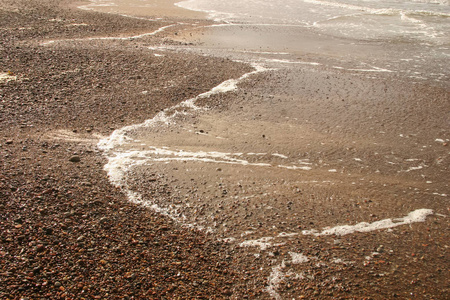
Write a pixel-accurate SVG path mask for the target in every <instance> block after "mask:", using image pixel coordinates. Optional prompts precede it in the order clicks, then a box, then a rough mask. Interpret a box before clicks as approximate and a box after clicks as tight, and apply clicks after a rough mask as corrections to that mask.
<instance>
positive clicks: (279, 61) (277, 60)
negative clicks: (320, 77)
mask: <svg viewBox="0 0 450 300" xmlns="http://www.w3.org/2000/svg"><path fill="white" fill-rule="evenodd" d="M264 61H266V62H274V63H281V64H299V65H311V66H320V65H321V64H320V63H317V62H309V61H292V60H287V59H275V58H274V59H264Z"/></svg>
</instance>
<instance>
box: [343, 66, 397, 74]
mask: <svg viewBox="0 0 450 300" xmlns="http://www.w3.org/2000/svg"><path fill="white" fill-rule="evenodd" d="M347 70H348V71H357V72H384V73H394V71H392V70H388V69H382V68H377V67H373V69H347Z"/></svg>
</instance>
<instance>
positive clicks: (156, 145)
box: [0, 0, 450, 299]
mask: <svg viewBox="0 0 450 300" xmlns="http://www.w3.org/2000/svg"><path fill="white" fill-rule="evenodd" d="M101 2H102V1H98V2H93V3H78V2H74V1H62V0H45V1H34V0H33V1H8V0H0V14H1V18H0V29H1V30H0V39H1V41H2V42H1V45H0V51H1V52H2V55H1V60H0V96H1V98H0V101H1V112H0V119H1V122H0V130H1V140H0V153H1V164H0V168H1V175H0V176H1V177H0V198H1V202H0V211H1V219H0V227H1V244H0V259H1V262H2V263H1V267H0V268H1V271H0V272H1V274H0V297H1V298H4V299H21V298H23V299H25V298H29V299H34V298H39V299H40V298H45V299H57V298H58V299H59V298H67V299H82V298H84V299H197V298H200V299H348V298H351V299H387V298H394V297H396V298H399V299H446V296H445V295H446V294H448V292H449V281H448V278H449V275H450V274H449V268H448V260H449V255H448V241H449V232H448V228H449V227H448V225H449V224H448V223H449V221H448V220H449V219H448V213H449V202H448V199H449V195H450V188H449V182H448V178H449V176H450V174H449V173H450V172H449V165H450V163H449V146H448V143H449V139H450V135H449V131H448V130H449V126H450V123H449V114H448V112H449V111H450V109H449V108H450V106H449V105H450V101H449V86H448V84H446V83H445V82H436V81H432V80H422V81H413V80H410V79H406V78H405V77H402V76H398V75H397V74H391V73H389V72H383V71H382V70H381V71H380V70H376V69H373V68H372V69H371V70H369V72H368V71H367V70H360V69H355V68H353V67H352V66H351V64H352V62H349V63H348V65H345V67H346V68H332V67H330V66H335V61H336V57H334V56H335V55H337V54H336V53H335V52H333V53H332V54H330V55H328V56H326V55H323V54H324V53H323V52H321V53H316V52H314V51H312V50H310V49H313V48H315V47H316V46H317V45H322V46H326V47H329V46H330V45H331V44H330V41H326V44H324V43H325V42H324V41H323V40H321V38H316V37H314V36H308V34H305V39H306V40H308V41H310V43H309V44H308V45H309V46H305V47H304V48H303V50H302V51H300V52H295V53H290V54H285V53H282V52H280V51H283V49H278V48H277V46H276V45H275V46H274V47H273V48H271V49H263V50H264V51H262V50H261V51H259V52H261V53H258V55H259V56H258V59H255V56H254V54H255V52H257V49H258V48H259V47H260V44H259V43H260V42H261V41H260V40H258V41H254V42H253V41H251V40H249V39H248V38H247V37H246V34H247V33H246V34H244V35H240V34H239V29H238V30H237V31H236V29H234V28H231V29H224V28H222V27H217V28H220V29H219V31H225V32H226V35H223V34H222V35H221V34H219V33H218V32H216V31H215V30H217V28H216V27H211V25H212V24H214V22H213V21H211V20H207V19H206V15H205V14H204V13H201V12H193V11H189V10H185V9H182V8H179V7H176V6H174V5H173V4H174V2H173V1H158V0H155V1H147V2H145V5H144V6H142V3H141V2H142V1H134V0H126V1H116V2H115V3H116V4H117V5H114V6H111V5H110V6H108V5H101V4H102V3H101ZM224 36H225V37H224ZM266 37H267V36H266ZM242 38H244V39H245V40H246V48H245V49H244V48H240V47H239V45H241V44H240V42H239V41H240V40H241V39H242ZM224 40H225V41H226V42H227V43H228V42H229V45H232V46H230V47H231V48H233V51H232V52H230V51H229V49H224V46H223V43H224V42H223V41H224ZM264 43H265V44H270V41H269V42H268V41H264ZM249 45H250V46H249ZM339 45H340V46H339V47H340V48H339V51H338V52H342V53H345V51H346V49H348V48H346V47H347V46H348V45H346V44H342V43H340V44H339ZM308 47H309V48H308ZM326 47H325V48H326ZM375 48H376V47H375ZM266 51H268V52H267V53H266ZM330 53H331V52H330ZM260 54H262V56H260ZM319 54H320V55H319ZM355 55H363V54H362V52H361V53H359V54H355ZM294 57H295V58H294ZM340 66H344V65H340ZM374 71H375V72H374Z"/></svg>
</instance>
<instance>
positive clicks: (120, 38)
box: [41, 24, 176, 46]
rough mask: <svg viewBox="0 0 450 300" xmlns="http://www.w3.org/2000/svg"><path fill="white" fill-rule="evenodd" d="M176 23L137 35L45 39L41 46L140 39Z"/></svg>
mask: <svg viewBox="0 0 450 300" xmlns="http://www.w3.org/2000/svg"><path fill="white" fill-rule="evenodd" d="M175 25H176V24H171V25H167V26H163V27H160V28H158V29H157V30H155V31H152V32H148V33H143V34H139V35H133V36H128V37H115V36H107V37H88V38H78V39H62V40H52V41H47V42H44V43H41V46H46V45H50V44H53V43H59V42H78V41H83V42H84V41H95V40H119V41H127V40H135V39H140V38H143V37H146V36H152V35H156V34H158V33H160V32H162V31H164V30H165V29H167V28H169V27H172V26H175Z"/></svg>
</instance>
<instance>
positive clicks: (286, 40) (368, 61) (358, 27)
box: [177, 0, 450, 84]
mask: <svg viewBox="0 0 450 300" xmlns="http://www.w3.org/2000/svg"><path fill="white" fill-rule="evenodd" d="M177 5H178V6H180V7H184V8H188V9H193V10H198V11H203V12H207V13H209V16H210V18H212V19H215V20H217V21H219V22H222V23H224V24H223V25H222V26H216V27H214V28H213V30H212V31H211V34H210V35H208V36H207V38H206V40H207V42H209V43H208V45H210V46H215V47H219V48H228V49H230V48H232V49H241V50H242V49H245V50H251V51H260V50H263V51H272V52H274V51H275V52H276V51H283V52H287V53H291V54H292V53H293V54H295V55H297V56H299V55H314V56H318V57H323V56H326V57H330V58H334V59H338V61H339V60H341V61H342V62H337V63H335V64H336V66H337V67H343V68H346V69H357V70H360V69H361V70H369V71H376V69H382V70H386V71H388V72H393V73H396V74H401V75H402V76H407V77H409V78H411V79H414V80H429V79H431V80H434V81H437V82H440V83H443V84H446V83H448V81H449V75H450V71H449V68H448V58H449V56H450V22H449V17H450V6H449V5H448V2H447V1H440V2H439V1H432V2H431V1H430V2H425V1H424V2H419V1H402V0H397V1H380V0H371V1H369V0H368V1H351V0H347V1H345V0H341V1H320V0H295V1H294V0H291V1H236V0H234V1H226V2H223V1H214V0H213V1H203V0H190V1H183V2H180V3H178V4H177ZM365 65H366V66H367V65H368V66H367V67H364V66H365Z"/></svg>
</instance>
